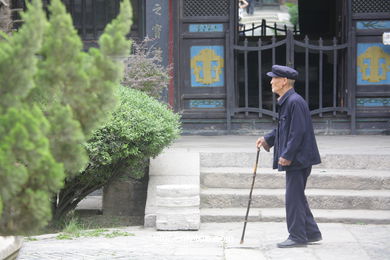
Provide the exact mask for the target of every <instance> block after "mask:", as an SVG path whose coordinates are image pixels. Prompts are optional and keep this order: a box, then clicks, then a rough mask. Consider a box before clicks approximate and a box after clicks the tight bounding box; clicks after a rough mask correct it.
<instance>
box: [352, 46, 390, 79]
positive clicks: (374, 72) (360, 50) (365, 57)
mask: <svg viewBox="0 0 390 260" xmlns="http://www.w3.org/2000/svg"><path fill="white" fill-rule="evenodd" d="M357 84H358V85H388V84H390V45H384V44H381V43H358V46H357Z"/></svg>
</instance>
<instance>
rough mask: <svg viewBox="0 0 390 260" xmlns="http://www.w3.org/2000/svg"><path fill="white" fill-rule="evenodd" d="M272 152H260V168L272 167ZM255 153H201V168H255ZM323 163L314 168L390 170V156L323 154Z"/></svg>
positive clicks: (384, 154)
mask: <svg viewBox="0 0 390 260" xmlns="http://www.w3.org/2000/svg"><path fill="white" fill-rule="evenodd" d="M272 156H273V153H272V152H269V153H267V152H263V151H261V152H260V158H259V167H261V168H263V167H271V166H272ZM255 160H256V153H255V152H253V153H252V152H201V153H200V166H201V167H253V165H254V163H255ZM321 160H322V163H321V164H319V165H316V166H314V168H324V169H370V170H387V171H389V169H390V154H388V153H387V154H386V153H383V154H381V153H379V154H372V153H371V154H364V153H361V154H360V153H358V154H356V153H347V152H346V153H339V154H336V153H335V154H333V153H328V154H321Z"/></svg>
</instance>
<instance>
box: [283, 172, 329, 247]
mask: <svg viewBox="0 0 390 260" xmlns="http://www.w3.org/2000/svg"><path fill="white" fill-rule="evenodd" d="M310 172H311V167H309V168H304V169H294V170H290V171H289V170H287V171H286V219H287V228H288V232H289V233H290V236H289V238H290V239H292V240H294V241H296V242H301V243H306V242H307V240H308V239H311V238H316V237H319V236H321V232H320V230H319V229H318V226H317V223H316V222H315V220H314V218H313V214H312V213H311V211H310V208H309V204H308V203H307V199H306V196H305V188H306V182H307V178H308V177H309V175H310Z"/></svg>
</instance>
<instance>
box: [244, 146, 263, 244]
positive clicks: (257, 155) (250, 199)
mask: <svg viewBox="0 0 390 260" xmlns="http://www.w3.org/2000/svg"><path fill="white" fill-rule="evenodd" d="M259 154H260V148H257V154H256V163H255V167H254V169H253V179H252V187H251V191H250V193H249V200H248V208H247V209H246V215H245V221H244V228H243V230H242V236H241V242H240V244H242V243H244V236H245V229H246V223H247V222H248V215H249V208H250V206H251V202H252V191H253V186H255V179H256V170H257V164H258V162H259Z"/></svg>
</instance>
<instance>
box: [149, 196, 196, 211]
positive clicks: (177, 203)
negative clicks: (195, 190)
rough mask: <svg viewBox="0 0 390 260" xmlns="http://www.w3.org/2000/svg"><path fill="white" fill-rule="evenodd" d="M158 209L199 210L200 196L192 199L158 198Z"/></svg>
mask: <svg viewBox="0 0 390 260" xmlns="http://www.w3.org/2000/svg"><path fill="white" fill-rule="evenodd" d="M156 203H157V207H158V208H160V207H175V208H180V207H197V208H199V204H200V198H199V195H197V196H192V197H159V196H157V198H156Z"/></svg>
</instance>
